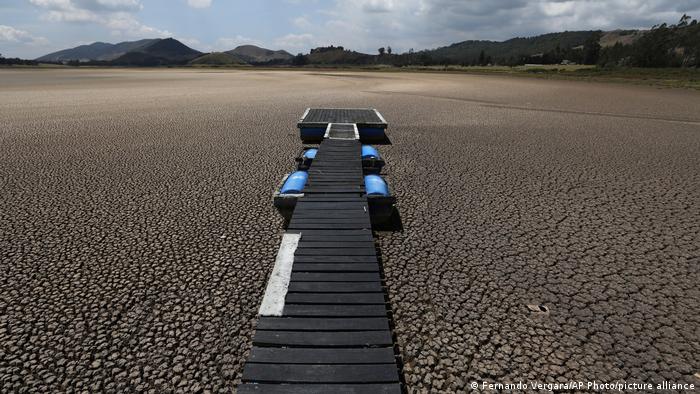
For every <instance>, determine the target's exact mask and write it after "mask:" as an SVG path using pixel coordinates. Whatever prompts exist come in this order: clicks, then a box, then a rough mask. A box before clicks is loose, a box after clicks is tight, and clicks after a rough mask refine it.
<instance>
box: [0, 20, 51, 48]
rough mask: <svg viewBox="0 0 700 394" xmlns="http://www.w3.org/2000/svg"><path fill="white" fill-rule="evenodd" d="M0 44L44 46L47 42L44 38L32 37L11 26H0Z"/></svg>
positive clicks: (26, 32)
mask: <svg viewBox="0 0 700 394" xmlns="http://www.w3.org/2000/svg"><path fill="white" fill-rule="evenodd" d="M0 42H6V43H19V44H29V45H46V44H48V42H49V40H47V39H46V38H44V37H37V36H34V35H32V34H31V33H29V32H28V31H25V30H20V29H15V28H14V27H12V26H7V25H0Z"/></svg>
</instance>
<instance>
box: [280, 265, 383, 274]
mask: <svg viewBox="0 0 700 394" xmlns="http://www.w3.org/2000/svg"><path fill="white" fill-rule="evenodd" d="M292 272H379V264H376V263H349V264H343V263H329V264H323V263H296V264H294V266H293V267H292Z"/></svg>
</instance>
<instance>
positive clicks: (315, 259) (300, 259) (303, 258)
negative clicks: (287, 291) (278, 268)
mask: <svg viewBox="0 0 700 394" xmlns="http://www.w3.org/2000/svg"><path fill="white" fill-rule="evenodd" d="M378 261H379V260H377V256H376V255H373V256H347V255H346V256H329V255H322V256H321V255H315V256H309V255H299V256H296V257H294V262H295V263H377V262H378Z"/></svg>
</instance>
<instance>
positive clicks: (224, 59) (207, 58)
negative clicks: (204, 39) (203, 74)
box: [189, 52, 248, 66]
mask: <svg viewBox="0 0 700 394" xmlns="http://www.w3.org/2000/svg"><path fill="white" fill-rule="evenodd" d="M189 64H192V65H210V66H230V65H245V64H248V63H246V62H244V61H243V60H241V59H240V58H238V57H237V56H235V55H232V54H230V53H228V52H212V53H206V54H204V55H202V56H200V57H198V58H195V59H193V60H191V61H190V63H189Z"/></svg>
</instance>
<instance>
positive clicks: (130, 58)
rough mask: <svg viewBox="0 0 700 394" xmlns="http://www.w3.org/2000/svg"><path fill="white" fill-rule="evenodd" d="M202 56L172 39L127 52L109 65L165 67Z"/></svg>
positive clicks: (185, 62)
mask: <svg viewBox="0 0 700 394" xmlns="http://www.w3.org/2000/svg"><path fill="white" fill-rule="evenodd" d="M201 55H202V52H199V51H196V50H194V49H192V48H190V47H188V46H187V45H185V44H183V43H181V42H180V41H178V40H176V39H174V38H165V39H162V40H157V41H155V42H153V43H150V44H148V45H145V46H141V47H138V48H136V49H135V50H133V51H130V52H127V53H125V54H124V55H122V56H119V57H118V58H116V59H113V60H112V61H111V62H110V63H111V64H112V65H117V66H165V65H180V64H187V63H188V62H189V61H190V60H192V59H195V58H197V57H199V56H201Z"/></svg>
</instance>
